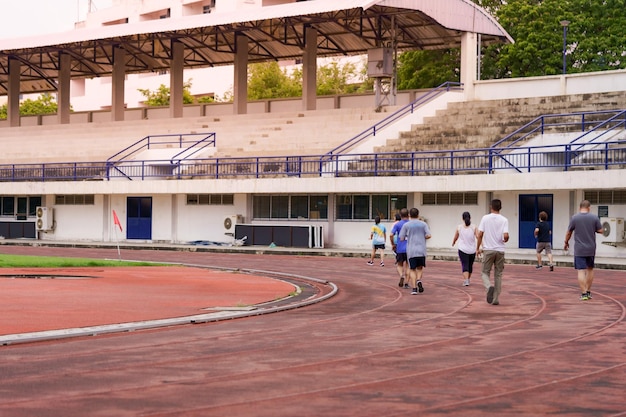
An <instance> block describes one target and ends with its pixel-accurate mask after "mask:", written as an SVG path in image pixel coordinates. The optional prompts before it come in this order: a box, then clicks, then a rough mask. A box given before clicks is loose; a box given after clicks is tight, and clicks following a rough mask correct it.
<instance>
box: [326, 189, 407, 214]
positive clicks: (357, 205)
mask: <svg viewBox="0 0 626 417" xmlns="http://www.w3.org/2000/svg"><path fill="white" fill-rule="evenodd" d="M404 207H407V196H406V195H389V194H374V195H348V194H342V195H338V196H337V200H336V212H335V217H336V218H337V220H369V219H373V218H374V217H376V216H380V218H381V219H391V218H393V216H394V215H395V214H396V213H397V212H398V211H399V210H400V209H401V208H404Z"/></svg>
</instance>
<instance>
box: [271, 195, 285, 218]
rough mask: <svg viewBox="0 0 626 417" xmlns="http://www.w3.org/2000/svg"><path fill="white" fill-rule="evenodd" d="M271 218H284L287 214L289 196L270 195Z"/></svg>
mask: <svg viewBox="0 0 626 417" xmlns="http://www.w3.org/2000/svg"><path fill="white" fill-rule="evenodd" d="M271 205H272V207H271V213H272V214H271V217H272V219H286V218H287V217H288V216H289V196H287V195H284V196H283V195H280V196H276V195H275V196H272V202H271Z"/></svg>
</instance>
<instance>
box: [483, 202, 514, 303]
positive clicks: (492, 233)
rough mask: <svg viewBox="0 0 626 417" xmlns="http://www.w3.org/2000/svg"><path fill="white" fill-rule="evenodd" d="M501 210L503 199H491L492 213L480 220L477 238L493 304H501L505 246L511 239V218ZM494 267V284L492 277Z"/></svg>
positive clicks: (488, 294)
mask: <svg viewBox="0 0 626 417" xmlns="http://www.w3.org/2000/svg"><path fill="white" fill-rule="evenodd" d="M500 210H502V201H500V200H499V199H497V198H494V199H493V200H491V204H490V213H489V214H485V215H484V216H483V218H482V219H481V220H480V224H479V225H478V238H477V239H476V253H477V254H479V255H480V254H482V256H483V265H482V279H483V284H484V286H485V289H486V290H487V302H488V303H489V304H492V305H498V304H500V293H501V292H502V273H503V272H504V247H505V244H506V242H508V241H509V220H508V219H507V218H506V217H504V216H503V215H501V214H500ZM492 268H493V269H494V272H493V285H492V284H491V278H490V275H491V269H492Z"/></svg>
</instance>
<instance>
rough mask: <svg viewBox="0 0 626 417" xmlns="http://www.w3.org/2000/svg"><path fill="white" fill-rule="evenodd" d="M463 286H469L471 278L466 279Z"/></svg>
mask: <svg viewBox="0 0 626 417" xmlns="http://www.w3.org/2000/svg"><path fill="white" fill-rule="evenodd" d="M463 286H464V287H468V286H469V279H466V280H465V281H463Z"/></svg>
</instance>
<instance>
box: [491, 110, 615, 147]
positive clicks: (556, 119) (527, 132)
mask: <svg viewBox="0 0 626 417" xmlns="http://www.w3.org/2000/svg"><path fill="white" fill-rule="evenodd" d="M625 112H626V111H625V110H603V111H590V112H575V113H564V114H546V115H542V116H539V117H537V118H535V119H533V120H531V121H530V122H528V123H526V124H525V125H524V126H522V127H520V128H519V129H517V130H515V131H514V132H512V133H510V134H508V135H507V136H505V137H504V138H502V139H500V140H499V141H497V142H496V143H494V144H493V145H492V148H494V149H498V148H499V149H507V148H510V147H512V146H518V145H520V144H522V143H524V142H527V141H528V140H530V139H532V138H534V137H535V136H536V135H543V134H544V133H546V131H547V130H550V129H556V128H559V129H560V130H559V131H560V132H581V135H580V136H578V137H577V138H576V139H574V140H573V141H572V142H576V141H579V140H582V139H583V138H586V137H589V135H591V134H592V133H594V132H598V131H599V130H600V129H606V130H607V131H611V130H613V129H616V128H618V127H620V126H622V127H623V126H624V120H625V118H626V116H625ZM605 133H607V132H606V131H604V132H601V134H602V135H603V134H605ZM593 140H594V141H595V140H596V138H594V139H593Z"/></svg>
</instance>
